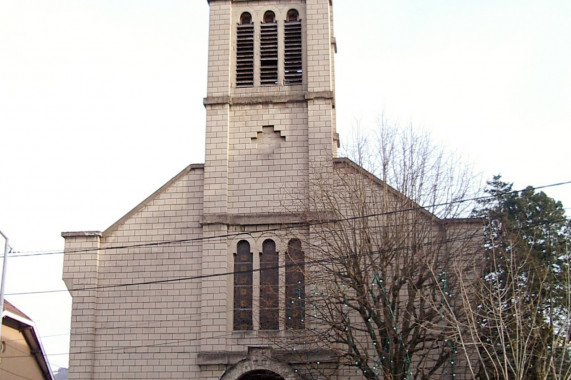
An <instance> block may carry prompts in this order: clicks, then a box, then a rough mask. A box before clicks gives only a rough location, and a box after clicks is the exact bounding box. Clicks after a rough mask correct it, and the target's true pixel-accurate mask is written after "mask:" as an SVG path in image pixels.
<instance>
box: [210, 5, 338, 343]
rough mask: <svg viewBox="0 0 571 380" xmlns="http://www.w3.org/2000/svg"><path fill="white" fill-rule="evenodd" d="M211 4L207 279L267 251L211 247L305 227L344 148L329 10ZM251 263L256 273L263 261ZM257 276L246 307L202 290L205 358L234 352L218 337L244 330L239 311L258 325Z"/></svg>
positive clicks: (222, 292) (213, 289)
mask: <svg viewBox="0 0 571 380" xmlns="http://www.w3.org/2000/svg"><path fill="white" fill-rule="evenodd" d="M209 4H210V31H209V53H208V90H207V96H206V98H205V99H204V105H205V107H206V157H205V166H204V200H203V207H204V208H203V216H202V228H203V237H204V238H205V239H204V240H203V243H202V263H201V267H202V274H203V275H208V274H211V273H220V272H221V271H222V272H224V271H227V272H232V271H233V270H234V265H235V260H236V258H237V257H238V256H240V255H242V254H243V255H244V257H246V258H247V257H249V256H248V255H250V254H252V255H253V252H257V251H258V250H259V251H260V252H261V246H260V247H258V248H256V249H254V248H255V246H256V244H261V243H259V242H258V241H251V244H248V245H247V246H246V242H245V241H242V243H243V244H242V245H240V242H238V248H240V247H244V249H245V251H244V252H243V253H239V252H237V251H236V247H237V242H236V241H231V240H230V238H229V239H227V241H221V240H220V239H208V237H210V236H233V234H236V233H237V232H242V231H254V232H255V231H260V230H261V229H264V228H266V229H267V228H268V226H279V225H283V224H287V223H291V222H296V221H299V216H296V215H299V211H300V205H301V208H302V211H305V210H306V208H307V206H304V203H303V202H304V200H307V199H308V195H309V193H310V191H311V189H310V184H311V177H312V176H313V175H316V173H319V175H321V176H323V174H324V172H325V173H326V172H331V171H332V170H333V169H332V165H333V164H332V162H333V160H332V158H333V157H334V156H335V155H336V149H337V143H338V139H337V133H336V127H335V80H334V75H333V72H334V65H333V57H334V54H335V50H336V47H335V39H334V37H333V15H332V3H331V0H209ZM304 207H305V209H304ZM293 210H296V211H298V213H296V212H294V211H293ZM251 236H253V235H251ZM294 241H295V240H294ZM284 244H286V243H283V244H282V252H283V250H284V249H285V248H283V247H284ZM278 245H279V242H278ZM248 247H251V248H248ZM278 248H279V247H278ZM253 256H254V259H253V260H254V261H253V268H254V269H255V268H256V267H257V266H259V261H258V260H259V259H258V258H257V257H258V256H257V253H256V255H253ZM282 257H283V256H282ZM280 260H283V259H282V258H280ZM282 275H283V274H280V278H283V277H281V276H282ZM253 276H254V277H253V284H254V288H253V293H252V294H253V295H250V294H249V293H247V292H246V290H244V291H245V292H246V293H245V295H244V297H245V298H244V299H245V300H248V302H246V303H245V304H244V305H243V306H240V305H238V303H239V302H238V300H237V298H236V296H235V292H236V289H234V284H233V282H232V281H233V280H232V279H229V280H228V281H227V282H226V281H221V280H220V278H218V277H214V278H208V277H207V278H205V279H204V280H203V281H201V288H202V294H203V295H205V294H207V295H209V297H203V298H202V301H201V310H202V311H201V320H202V323H201V326H202V329H201V331H202V335H201V348H202V350H204V351H220V350H225V349H227V347H233V343H232V342H231V341H230V340H228V339H231V338H227V337H225V336H224V337H219V338H218V337H217V335H216V333H217V332H230V331H233V330H234V331H235V330H236V329H237V328H238V327H237V322H236V321H237V319H239V316H237V314H236V312H237V310H238V309H240V310H241V308H245V309H248V308H250V310H246V312H247V314H248V315H249V316H251V315H252V311H251V306H248V305H251V302H252V301H251V300H252V297H253V299H254V305H255V304H256V299H257V298H256V297H258V294H259V292H258V291H257V290H256V286H257V285H256V284H259V283H260V280H259V278H258V277H257V276H258V274H257V273H256V272H255V271H254V275H253ZM249 281H251V280H249ZM280 281H281V280H280ZM280 297H283V296H280ZM282 301H283V298H282ZM280 302H281V301H280ZM236 305H238V306H236ZM254 308H255V306H254ZM238 311H239V310H238ZM233 313H234V317H232V315H233ZM280 313H281V314H280V321H281V322H280V326H281V327H280V328H284V322H283V320H284V317H285V315H284V314H283V313H284V312H283V310H282V311H280ZM254 315H257V314H256V312H255V311H254ZM246 319H247V323H246V324H245V325H244V326H245V327H244V328H245V329H250V330H254V331H256V330H257V329H260V328H261V327H260V324H261V323H262V322H256V318H253V319H254V321H253V322H252V321H251V320H252V318H251V317H248V318H246ZM275 327H277V326H275ZM262 328H263V326H262ZM218 335H220V334H218Z"/></svg>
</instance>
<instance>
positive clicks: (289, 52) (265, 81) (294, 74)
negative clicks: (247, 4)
mask: <svg viewBox="0 0 571 380" xmlns="http://www.w3.org/2000/svg"><path fill="white" fill-rule="evenodd" d="M258 25H259V32H258V33H259V45H258V49H259V52H257V51H256V45H255V41H256V22H255V21H254V20H253V19H252V15H251V13H249V12H243V13H242V14H241V15H240V21H239V23H238V26H237V31H236V86H237V87H250V86H254V84H256V83H257V81H256V78H259V84H260V85H278V84H285V85H295V84H301V83H302V82H303V62H302V57H303V54H302V25H301V20H300V17H299V12H298V11H297V10H296V9H290V10H289V11H288V12H287V14H286V18H285V20H284V21H283V22H278V20H277V19H276V14H275V13H274V12H273V11H271V10H268V11H266V12H265V13H264V15H263V17H262V19H261V20H260V22H259V23H258ZM280 27H282V28H283V40H280V38H282V37H280V31H279V28H280ZM280 57H281V58H280ZM280 73H281V74H280ZM280 76H281V78H280Z"/></svg>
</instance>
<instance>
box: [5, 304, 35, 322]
mask: <svg viewBox="0 0 571 380" xmlns="http://www.w3.org/2000/svg"><path fill="white" fill-rule="evenodd" d="M4 310H6V311H9V312H10V313H12V314H15V315H18V316H20V317H22V318H25V319H27V320H29V321H31V320H32V319H31V318H30V317H28V316H27V315H26V314H24V312H22V311H21V310H20V309H18V308H17V307H16V306H14V305H12V304H11V303H10V302H8V301H7V300H4Z"/></svg>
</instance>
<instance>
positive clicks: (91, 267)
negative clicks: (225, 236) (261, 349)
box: [64, 168, 203, 380]
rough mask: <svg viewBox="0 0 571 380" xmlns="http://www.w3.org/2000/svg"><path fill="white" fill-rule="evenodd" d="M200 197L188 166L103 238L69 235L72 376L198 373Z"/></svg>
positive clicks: (199, 181) (197, 179) (197, 172)
mask: <svg viewBox="0 0 571 380" xmlns="http://www.w3.org/2000/svg"><path fill="white" fill-rule="evenodd" d="M202 197H203V170H202V168H194V169H192V168H191V169H186V170H185V172H183V173H181V174H180V175H179V176H178V177H177V178H175V179H174V180H173V181H172V182H171V183H169V184H167V185H165V187H163V188H162V189H160V190H159V191H158V193H156V194H154V195H153V196H151V197H150V198H149V199H148V200H146V201H145V202H143V204H141V205H140V206H138V207H137V208H136V209H135V210H133V211H132V212H131V213H130V214H128V215H127V216H126V217H124V218H123V219H121V220H120V221H119V222H118V223H116V224H115V225H114V226H112V227H111V228H110V229H109V230H107V231H105V232H104V233H103V234H101V236H100V237H98V236H87V237H86V236H76V237H74V236H67V237H66V260H65V268H64V279H66V283H67V285H68V287H69V288H70V289H71V294H72V296H73V297H74V303H73V305H74V310H73V316H72V332H71V336H72V342H71V358H72V362H71V363H70V364H71V368H70V372H69V378H70V379H71V380H79V379H92V380H95V379H101V380H103V379H106V380H107V379H164V378H168V379H176V378H200V375H199V368H198V366H197V365H196V355H197V354H196V353H197V351H198V346H199V342H200V340H199V339H200V300H201V286H200V284H201V280H200V279H193V277H194V278H196V277H197V276H199V275H200V274H201V256H202V242H201V241H200V238H201V236H202V229H201V226H200V218H201V216H202ZM78 235H79V234H78ZM97 240H99V241H97ZM83 248H88V249H89V248H94V249H96V250H94V251H87V252H85V251H82V249H83ZM74 250H78V251H79V252H77V253H75V252H74ZM88 256H89V257H88ZM82 265H84V266H86V269H87V271H84V270H83V269H82V267H81V266H82ZM87 277H89V278H90V280H89V281H86V280H85V278H87ZM86 288H87V289H88V290H82V289H86ZM193 373H194V375H192V374H193Z"/></svg>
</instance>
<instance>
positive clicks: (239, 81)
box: [236, 12, 254, 87]
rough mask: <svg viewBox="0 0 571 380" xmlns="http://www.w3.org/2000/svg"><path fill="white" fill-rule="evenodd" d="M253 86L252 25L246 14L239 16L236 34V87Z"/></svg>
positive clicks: (250, 16)
mask: <svg viewBox="0 0 571 380" xmlns="http://www.w3.org/2000/svg"><path fill="white" fill-rule="evenodd" d="M253 85H254V24H253V23H252V15H251V14H250V13H248V12H244V13H242V15H241V16H240V24H239V25H238V29H237V32H236V86H238V87H245V86H253Z"/></svg>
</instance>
